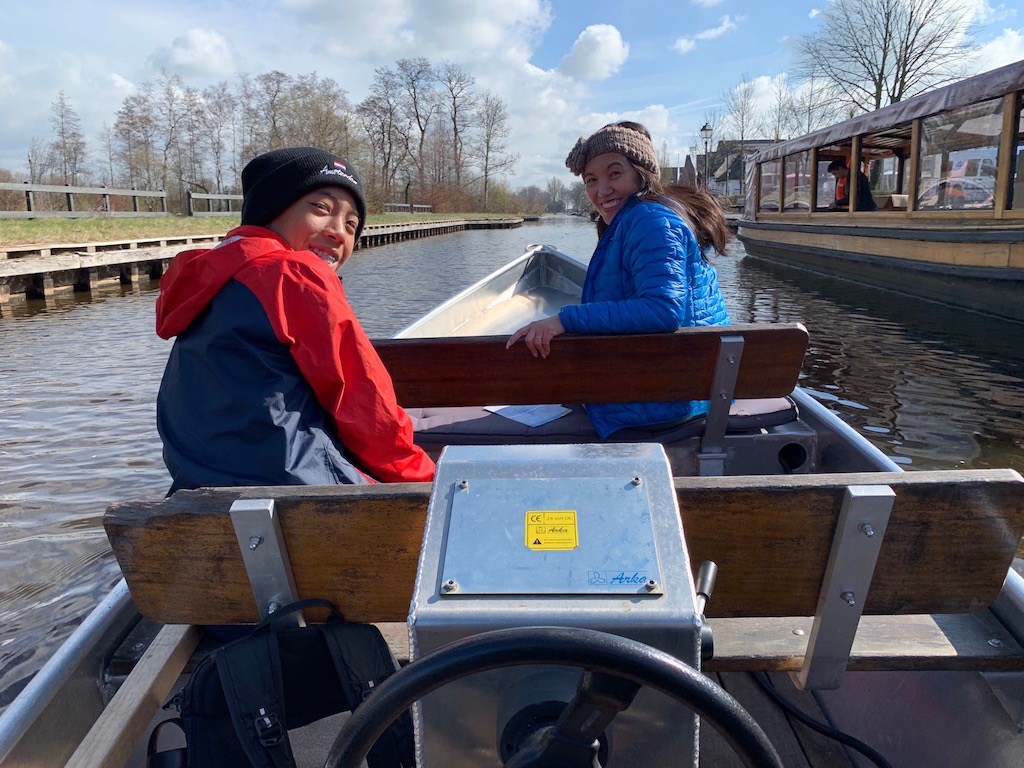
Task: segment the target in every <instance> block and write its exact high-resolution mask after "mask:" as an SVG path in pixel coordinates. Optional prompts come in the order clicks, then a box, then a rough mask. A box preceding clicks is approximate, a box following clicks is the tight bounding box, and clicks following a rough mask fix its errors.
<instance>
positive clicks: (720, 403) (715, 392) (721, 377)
mask: <svg viewBox="0 0 1024 768" xmlns="http://www.w3.org/2000/svg"><path fill="white" fill-rule="evenodd" d="M741 357H743V337H742V336H723V337H722V339H721V343H720V344H719V347H718V360H717V361H716V362H715V374H714V378H713V379H712V381H711V396H710V397H709V398H708V415H707V417H706V418H705V420H704V437H703V438H701V441H700V451H699V452H698V453H697V460H698V462H699V469H700V475H701V476H702V477H712V476H721V475H724V474H725V432H726V430H727V429H728V427H729V409H730V408H731V407H732V400H733V394H734V393H735V392H736V378H737V376H738V375H739V371H740V358H741Z"/></svg>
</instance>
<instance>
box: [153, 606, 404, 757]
mask: <svg viewBox="0 0 1024 768" xmlns="http://www.w3.org/2000/svg"><path fill="white" fill-rule="evenodd" d="M310 607H323V608H327V609H328V610H329V611H330V617H329V618H328V620H327V622H326V623H324V624H311V625H309V626H306V627H296V626H290V627H281V626H279V622H277V620H278V619H280V618H281V617H282V616H285V615H287V614H290V613H294V612H295V611H298V610H302V609H303V608H310ZM397 669H398V664H397V662H396V661H395V657H394V655H393V654H392V653H391V649H390V648H388V645H387V642H386V641H385V640H384V638H383V637H382V636H381V634H380V630H378V629H377V627H375V626H374V625H372V624H357V623H352V622H348V621H344V620H343V619H342V617H341V615H340V614H339V613H338V611H337V610H336V609H335V608H334V606H333V605H332V604H331V603H330V602H329V601H327V600H318V599H311V600H300V601H298V602H296V603H292V604H291V605H287V606H285V607H283V608H281V609H279V610H278V611H276V612H275V613H274V614H273V616H271V617H270V618H269V619H267V620H266V621H264V622H263V623H262V624H260V625H258V626H257V627H256V628H255V629H254V630H253V632H252V634H250V635H249V636H247V637H244V638H242V639H240V640H234V641H232V642H230V643H227V644H226V645H223V646H221V647H220V648H218V649H216V650H215V651H213V652H212V653H211V654H210V655H209V656H207V657H206V658H205V659H203V660H202V661H201V662H200V663H199V664H198V665H197V666H196V669H195V671H194V672H193V673H192V676H191V677H190V678H189V681H188V683H187V684H186V685H185V687H184V689H182V691H181V692H180V693H179V697H180V702H181V704H180V707H181V723H180V725H181V727H182V729H183V730H184V732H185V742H186V745H187V746H186V748H185V750H171V751H170V752H161V753H158V754H155V755H152V756H151V757H150V766H153V767H154V768H155V767H156V766H161V768H163V766H167V768H170V767H171V766H182V767H185V766H187V768H212V767H214V766H216V768H235V767H236V766H237V768H294V766H295V758H294V757H293V755H292V749H291V744H290V742H289V740H288V730H289V729H292V728H299V727H301V726H304V725H308V724H310V723H313V722H316V721H317V720H320V719H322V718H324V717H328V716H330V715H333V714H336V713H338V712H346V711H352V710H353V709H355V708H356V707H357V706H359V704H360V703H361V702H362V701H363V700H364V699H365V698H366V697H367V696H368V695H369V694H370V693H371V692H372V691H373V689H374V687H376V686H377V685H380V683H381V682H382V681H383V680H385V679H386V678H387V677H389V676H390V675H392V674H393V673H394V672H395V671H396V670H397ZM176 698H177V697H176ZM152 751H153V750H152V749H151V750H150V752H151V753H152ZM366 762H367V764H368V766H369V768H414V766H415V747H414V742H413V728H412V718H411V717H410V715H409V713H408V712H405V713H404V714H403V715H402V716H401V717H400V718H399V719H398V720H396V721H395V722H394V723H393V724H392V725H391V727H390V728H389V729H388V730H387V731H385V733H384V734H383V735H382V736H381V738H380V739H379V740H378V741H377V744H376V745H374V747H373V749H372V750H370V753H369V755H367V758H366Z"/></svg>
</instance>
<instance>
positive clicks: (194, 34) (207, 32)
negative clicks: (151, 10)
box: [149, 29, 235, 78]
mask: <svg viewBox="0 0 1024 768" xmlns="http://www.w3.org/2000/svg"><path fill="white" fill-rule="evenodd" d="M149 60H150V62H151V63H152V65H153V67H154V69H157V70H160V69H164V70H167V71H168V72H172V73H174V74H179V75H181V76H183V77H204V76H208V77H218V78H227V77H229V76H230V75H232V74H234V72H235V57H234V54H233V53H232V51H231V46H230V45H229V44H228V41H227V40H225V39H224V36H223V35H221V34H220V33H219V32H215V31H213V30H211V29H190V30H188V31H187V32H186V33H185V34H184V35H182V36H181V37H176V38H174V40H173V41H172V42H171V45H170V46H169V47H163V48H157V49H156V50H155V51H154V52H153V53H152V54H150V57H149Z"/></svg>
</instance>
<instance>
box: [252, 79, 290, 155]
mask: <svg viewBox="0 0 1024 768" xmlns="http://www.w3.org/2000/svg"><path fill="white" fill-rule="evenodd" d="M291 83H292V79H291V78H290V77H289V76H288V75H286V74H285V73H284V72H281V71H279V70H276V69H275V70H274V71H272V72H264V73H263V74H262V75H257V76H256V77H255V78H254V79H253V80H252V81H250V82H249V83H247V86H248V88H247V91H246V94H245V99H244V100H243V109H245V110H246V112H247V115H246V122H247V123H248V128H249V131H250V135H251V143H250V145H249V146H247V147H245V150H244V152H245V154H246V155H247V156H248V157H255V156H256V155H259V154H262V153H263V152H267V151H269V150H271V149H280V148H281V147H286V146H288V140H287V138H286V136H285V133H286V129H285V126H286V125H287V122H288V114H287V107H288V90H289V88H290V87H291Z"/></svg>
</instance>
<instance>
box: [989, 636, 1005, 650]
mask: <svg viewBox="0 0 1024 768" xmlns="http://www.w3.org/2000/svg"><path fill="white" fill-rule="evenodd" d="M988 644H989V645H991V646H992V647H993V648H1001V647H1002V645H1003V641H1002V640H1000V639H998V638H996V637H993V638H992V639H991V640H989V641H988Z"/></svg>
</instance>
